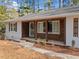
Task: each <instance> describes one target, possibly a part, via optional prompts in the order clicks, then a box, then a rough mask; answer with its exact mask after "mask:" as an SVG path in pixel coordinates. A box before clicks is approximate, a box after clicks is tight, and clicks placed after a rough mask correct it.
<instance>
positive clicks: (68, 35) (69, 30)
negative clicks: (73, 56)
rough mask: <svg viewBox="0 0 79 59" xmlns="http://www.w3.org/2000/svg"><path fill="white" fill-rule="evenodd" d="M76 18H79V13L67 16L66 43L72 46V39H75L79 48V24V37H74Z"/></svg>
mask: <svg viewBox="0 0 79 59" xmlns="http://www.w3.org/2000/svg"><path fill="white" fill-rule="evenodd" d="M74 18H79V15H76V16H69V17H66V45H67V46H72V40H75V47H76V48H79V25H78V37H73V19H74ZM78 21H79V20H78ZM78 24H79V22H78Z"/></svg>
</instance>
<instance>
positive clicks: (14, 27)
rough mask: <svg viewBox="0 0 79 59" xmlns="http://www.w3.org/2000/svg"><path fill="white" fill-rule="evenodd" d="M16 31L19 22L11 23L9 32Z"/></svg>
mask: <svg viewBox="0 0 79 59" xmlns="http://www.w3.org/2000/svg"><path fill="white" fill-rule="evenodd" d="M12 31H15V32H17V22H15V23H9V32H12Z"/></svg>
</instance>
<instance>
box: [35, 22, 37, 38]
mask: <svg viewBox="0 0 79 59" xmlns="http://www.w3.org/2000/svg"><path fill="white" fill-rule="evenodd" d="M35 40H37V21H35Z"/></svg>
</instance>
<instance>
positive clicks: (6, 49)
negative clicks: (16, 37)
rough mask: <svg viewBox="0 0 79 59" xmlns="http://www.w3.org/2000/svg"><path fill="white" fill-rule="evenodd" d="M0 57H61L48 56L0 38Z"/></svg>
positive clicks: (17, 58)
mask: <svg viewBox="0 0 79 59" xmlns="http://www.w3.org/2000/svg"><path fill="white" fill-rule="evenodd" d="M0 59H61V58H59V57H48V56H46V55H42V54H40V53H38V52H35V51H33V50H31V49H28V48H22V47H21V46H19V45H17V44H14V43H12V42H11V41H5V40H0Z"/></svg>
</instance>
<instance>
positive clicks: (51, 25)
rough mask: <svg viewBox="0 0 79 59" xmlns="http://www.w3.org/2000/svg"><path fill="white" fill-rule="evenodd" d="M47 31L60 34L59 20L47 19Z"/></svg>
mask: <svg viewBox="0 0 79 59" xmlns="http://www.w3.org/2000/svg"><path fill="white" fill-rule="evenodd" d="M48 32H49V33H51V34H60V21H58V20H55V21H49V22H48Z"/></svg>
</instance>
